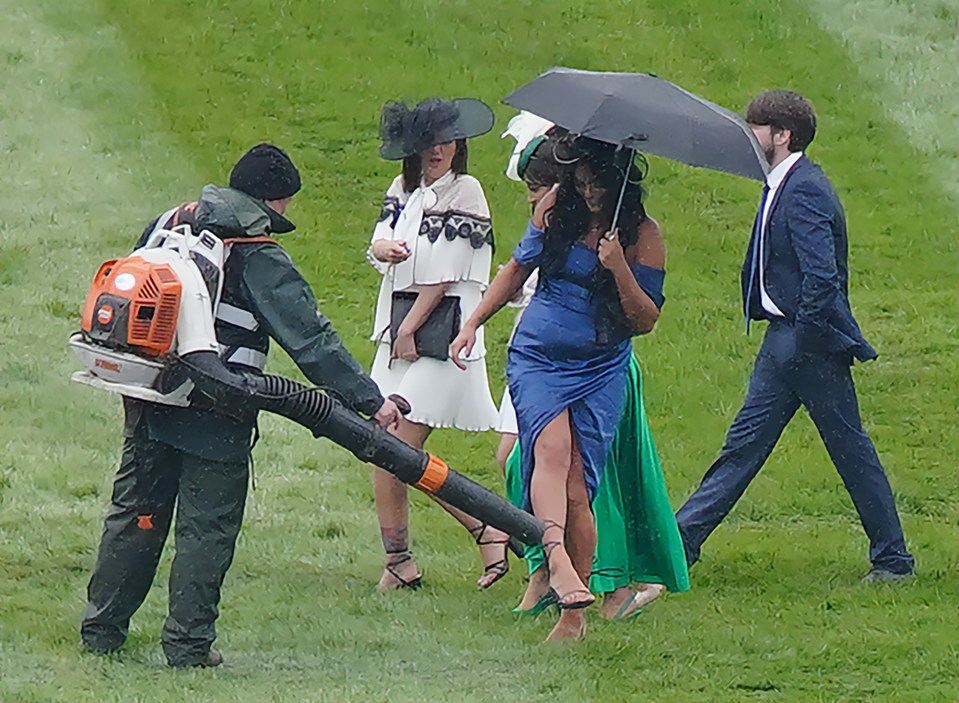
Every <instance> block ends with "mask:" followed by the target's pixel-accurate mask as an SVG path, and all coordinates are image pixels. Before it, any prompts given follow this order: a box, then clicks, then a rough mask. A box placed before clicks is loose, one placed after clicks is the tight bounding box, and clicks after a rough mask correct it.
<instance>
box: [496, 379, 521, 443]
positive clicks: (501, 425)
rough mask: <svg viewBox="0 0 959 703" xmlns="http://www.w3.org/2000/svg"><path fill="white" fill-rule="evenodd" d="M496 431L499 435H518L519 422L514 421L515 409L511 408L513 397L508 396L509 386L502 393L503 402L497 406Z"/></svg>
mask: <svg viewBox="0 0 959 703" xmlns="http://www.w3.org/2000/svg"><path fill="white" fill-rule="evenodd" d="M495 429H496V431H497V432H499V433H500V434H517V435H518V434H519V422H518V421H517V420H516V408H514V407H513V397H512V396H511V395H510V394H509V386H506V390H505V391H503V400H502V401H501V402H500V404H499V419H498V420H497V421H496V428H495Z"/></svg>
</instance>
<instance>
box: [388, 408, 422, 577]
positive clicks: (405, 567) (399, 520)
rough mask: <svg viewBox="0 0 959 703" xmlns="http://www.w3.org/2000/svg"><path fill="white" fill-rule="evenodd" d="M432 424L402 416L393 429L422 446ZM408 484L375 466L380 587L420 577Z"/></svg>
mask: <svg viewBox="0 0 959 703" xmlns="http://www.w3.org/2000/svg"><path fill="white" fill-rule="evenodd" d="M431 431H432V428H430V427H427V426H426V425H420V424H417V423H414V422H409V421H407V420H402V419H401V420H400V422H399V426H398V427H397V428H396V429H393V430H390V433H391V434H393V435H394V436H396V437H398V438H399V439H401V440H403V441H404V442H406V443H407V444H409V445H411V446H413V447H417V448H420V449H422V447H423V444H425V442H426V438H427V437H429V435H430V432H431ZM407 491H408V489H407V487H406V484H405V483H403V482H402V481H400V480H399V479H397V478H396V477H395V476H393V474H391V473H389V472H387V471H384V470H383V469H380V468H377V467H374V468H373V495H374V497H375V499H376V515H377V517H378V518H379V521H380V534H381V536H382V538H383V549H384V550H386V565H387V566H388V568H386V569H384V571H383V575H382V577H381V578H380V582H379V584H378V586H377V588H378V589H379V590H381V591H388V590H393V589H396V588H402V587H403V586H405V585H407V584H411V583H415V582H416V580H417V579H418V578H419V571H418V570H417V568H416V562H415V561H414V560H413V556H412V554H411V553H410V542H409V521H410V516H409V496H408V495H407Z"/></svg>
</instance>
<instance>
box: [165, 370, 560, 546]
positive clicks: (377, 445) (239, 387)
mask: <svg viewBox="0 0 959 703" xmlns="http://www.w3.org/2000/svg"><path fill="white" fill-rule="evenodd" d="M179 366H180V368H181V369H182V370H183V371H184V372H185V373H186V375H187V376H188V377H189V378H190V380H191V381H193V383H194V385H195V386H196V388H197V390H199V391H200V392H201V393H203V394H204V395H206V396H208V397H209V398H211V399H212V400H213V401H214V403H215V404H216V405H218V406H221V407H224V408H229V407H239V408H248V407H250V406H251V405H252V406H253V407H256V408H257V409H258V410H266V411H268V412H271V413H275V414H277V415H282V416H283V417H286V418H288V419H290V420H293V421H294V422H296V423H298V424H300V425H303V426H304V427H306V428H307V429H308V430H310V432H312V433H313V436H314V437H327V438H329V439H330V440H332V441H333V442H335V443H336V444H338V445H340V446H341V447H343V448H344V449H348V450H349V451H350V452H352V453H353V454H354V455H355V456H356V457H357V458H358V459H360V460H361V461H365V462H369V463H370V464H373V465H375V466H379V467H380V468H382V469H385V470H386V471H389V472H390V473H391V474H393V475H394V476H396V477H397V478H398V479H399V480H400V481H402V482H403V483H408V484H410V485H413V486H416V487H417V488H420V489H422V490H424V491H426V492H427V493H430V494H431V495H434V496H436V497H437V498H439V499H440V500H442V501H445V502H447V503H449V504H450V505H452V506H453V507H455V508H459V509H460V510H462V511H464V512H466V513H467V514H469V515H472V516H473V517H475V518H476V519H478V520H481V521H483V522H484V523H486V524H489V525H492V526H493V527H495V528H496V529H498V530H502V531H503V532H505V533H506V534H508V535H510V536H512V537H515V538H516V539H518V540H519V541H520V542H523V543H524V544H528V545H536V544H539V543H540V542H541V541H542V539H543V524H542V523H541V522H540V521H539V520H538V519H537V518H536V517H534V516H533V515H531V514H530V513H528V512H526V511H524V510H520V509H519V508H517V507H516V506H514V505H512V504H511V503H509V502H508V501H506V500H505V499H503V498H502V497H501V496H499V495H497V494H495V493H493V492H492V491H490V490H489V489H487V488H485V487H483V486H481V485H480V484H478V483H476V482H475V481H473V480H471V479H469V478H467V477H466V476H464V475H463V474H461V473H459V472H458V471H454V470H453V469H450V468H449V467H447V466H446V464H445V463H443V462H442V461H441V460H439V459H437V458H436V457H433V456H431V455H430V454H428V453H426V452H424V451H421V450H419V449H414V448H413V447H411V446H410V445H408V444H406V443H405V442H403V441H402V440H400V439H397V438H396V437H394V436H393V435H391V434H389V433H388V432H387V431H386V430H384V429H383V428H381V427H380V426H378V425H376V424H375V423H373V422H370V421H369V420H365V419H363V418H362V417H361V416H360V415H358V414H357V413H355V412H353V411H351V410H348V409H347V408H345V407H344V406H343V405H342V404H341V403H340V402H339V401H338V400H336V399H335V398H332V397H330V396H329V395H327V394H326V393H324V392H323V391H321V390H320V389H318V388H313V387H310V386H307V385H304V384H302V383H297V382H296V381H292V380H290V379H288V378H285V377H283V376H274V375H270V374H264V375H259V374H252V373H251V374H243V373H237V372H234V371H232V370H230V369H229V368H227V367H226V365H225V364H224V363H223V361H222V360H221V359H220V358H219V356H218V355H217V354H216V353H214V352H195V353H193V354H189V355H186V356H185V357H182V358H180V359H179Z"/></svg>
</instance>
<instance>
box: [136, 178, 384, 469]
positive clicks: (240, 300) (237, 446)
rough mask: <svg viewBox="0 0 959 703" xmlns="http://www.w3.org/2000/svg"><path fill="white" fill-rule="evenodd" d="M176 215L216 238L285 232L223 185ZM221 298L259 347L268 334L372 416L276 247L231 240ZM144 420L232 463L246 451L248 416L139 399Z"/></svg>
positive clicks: (274, 218) (328, 330)
mask: <svg viewBox="0 0 959 703" xmlns="http://www.w3.org/2000/svg"><path fill="white" fill-rule="evenodd" d="M181 212H182V213H183V215H184V217H182V218H181V219H180V220H179V221H180V222H184V221H186V222H190V223H191V224H193V225H194V228H195V229H197V230H203V229H207V230H209V231H211V232H213V233H214V234H216V235H217V236H219V237H220V238H222V239H229V238H237V237H262V236H265V235H273V234H282V233H285V232H289V231H292V230H293V224H292V223H291V222H290V221H289V220H287V219H286V218H285V217H283V216H282V215H279V214H278V213H276V212H274V211H273V210H271V209H270V208H268V207H267V206H266V205H265V204H263V203H262V202H260V201H258V200H256V199H254V198H252V197H250V196H248V195H246V194H245V193H242V192H240V191H238V190H233V189H231V188H219V187H216V186H212V185H208V186H206V187H205V188H204V189H203V191H202V193H201V196H200V200H199V201H198V202H197V204H196V206H195V208H194V207H193V205H192V204H190V205H188V206H184V208H181ZM157 219H159V218H157ZM155 225H156V221H154V223H153V224H151V225H150V226H149V227H147V229H146V230H145V232H144V236H143V237H141V240H140V242H139V243H138V246H139V245H141V244H142V243H143V242H144V241H145V238H146V236H148V235H149V233H150V232H151V231H152V230H153V228H154V226H155ZM228 298H229V299H231V300H232V301H233V302H234V303H236V304H238V305H240V306H241V307H243V308H244V309H246V310H248V311H249V312H251V313H252V314H253V316H254V317H255V318H256V321H257V322H258V323H259V328H258V334H260V335H264V339H263V340H262V344H263V348H264V349H265V348H266V346H267V341H266V339H265V335H269V337H272V338H273V339H274V340H275V341H276V342H277V343H278V344H279V345H280V346H281V347H283V349H284V350H285V351H286V352H287V353H288V354H289V355H290V357H291V358H292V359H293V361H294V362H295V363H296V365H297V366H298V367H299V368H300V370H301V371H302V372H303V374H304V375H305V376H306V377H307V378H308V379H309V380H310V381H311V382H312V383H314V384H315V385H317V386H321V387H323V388H326V389H328V390H329V391H330V392H331V393H333V395H335V396H336V397H337V398H339V399H340V400H342V401H343V402H344V403H345V404H346V405H348V406H351V407H353V408H354V409H355V410H357V411H359V412H361V413H363V414H365V415H372V414H374V413H375V412H376V411H377V410H378V409H379V407H380V406H381V405H382V404H383V397H382V395H381V394H380V392H379V389H378V388H377V386H376V384H375V383H374V382H373V380H372V379H371V378H370V377H369V376H368V375H367V374H366V373H365V372H364V371H363V369H362V367H361V366H360V365H359V363H358V362H357V361H356V359H354V358H353V357H352V356H351V355H350V353H349V352H348V351H347V350H346V348H345V347H344V346H343V343H342V342H341V341H340V339H339V337H338V336H337V334H336V332H334V330H333V327H332V325H331V324H330V321H329V320H328V319H327V318H326V317H325V316H324V315H323V314H322V313H321V312H319V310H317V307H316V298H315V296H314V295H313V290H312V289H311V288H310V285H309V284H308V283H307V282H306V280H305V279H304V278H303V276H302V275H301V274H300V272H299V271H297V270H296V267H295V266H294V265H293V261H292V260H291V259H290V257H289V255H288V254H287V253H286V252H285V251H284V250H283V249H282V248H281V247H280V246H278V245H277V244H275V243H270V242H255V243H249V244H245V243H239V244H234V245H233V246H232V248H231V252H230V256H229V258H228V259H227V263H226V265H225V267H224V293H223V299H224V300H225V299H228ZM217 336H218V338H219V337H220V323H219V322H218V323H217ZM220 341H221V343H222V341H223V340H222V339H221V340H220ZM144 419H145V420H146V422H147V423H148V425H147V426H148V429H149V433H150V436H151V438H153V439H156V440H158V441H160V442H163V443H165V444H169V445H171V446H173V447H176V448H178V449H181V450H183V451H186V452H189V453H190V454H194V455H197V456H200V457H203V458H206V459H214V460H218V461H239V460H244V459H246V457H247V456H248V455H249V449H250V443H251V438H252V437H251V435H252V430H253V425H254V421H255V416H253V415H251V419H250V420H249V421H247V422H243V421H238V420H235V419H233V418H229V417H225V416H223V415H219V414H216V413H213V412H210V411H203V410H197V409H193V408H176V407H172V406H163V405H152V404H147V405H146V407H145V408H144Z"/></svg>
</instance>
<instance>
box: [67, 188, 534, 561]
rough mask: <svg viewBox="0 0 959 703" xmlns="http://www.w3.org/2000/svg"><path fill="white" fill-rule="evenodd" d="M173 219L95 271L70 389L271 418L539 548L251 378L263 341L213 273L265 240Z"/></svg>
mask: <svg viewBox="0 0 959 703" xmlns="http://www.w3.org/2000/svg"><path fill="white" fill-rule="evenodd" d="M186 208H187V210H188V209H189V206H186ZM182 210H183V208H180V209H177V210H175V211H170V212H169V213H166V214H164V215H162V216H161V217H160V218H159V220H158V221H157V225H156V227H155V228H154V229H153V231H152V232H151V233H150V234H149V236H148V237H147V238H146V241H145V243H144V245H143V246H142V247H140V248H139V249H137V250H135V251H134V252H133V253H132V254H130V255H129V256H127V257H126V258H123V259H119V260H115V261H108V262H106V263H105V264H103V265H102V266H101V267H100V269H99V271H97V274H96V276H95V277H94V280H93V284H92V285H91V287H90V291H89V293H88V294H87V299H86V303H85V305H84V309H83V317H82V323H81V331H80V332H78V333H76V334H74V335H73V336H72V337H71V338H70V345H71V347H72V348H73V350H74V352H75V354H76V355H77V357H78V358H79V359H80V361H81V362H82V363H83V365H84V366H85V370H84V371H79V372H77V373H74V374H73V380H75V381H78V382H81V383H85V384H87V385H91V386H94V387H96V388H100V389H102V390H107V391H112V392H115V393H119V394H121V395H124V396H127V397H130V398H136V399H139V400H144V401H148V402H153V403H160V404H167V405H179V406H187V405H193V406H199V407H201V408H209V409H211V410H212V411H214V412H219V413H223V414H226V415H231V416H240V417H250V413H255V412H256V411H258V410H265V411H268V412H272V413H275V414H277V415H282V416H284V417H286V418H289V419H290V420H293V421H294V422H297V423H299V424H300V425H303V426H304V427H306V428H307V429H308V430H310V432H312V433H313V436H314V437H327V438H329V439H331V440H332V441H333V442H335V443H336V444H338V445H340V446H341V447H344V448H345V449H347V450H349V451H350V452H352V453H353V454H354V455H355V456H356V457H357V458H359V459H360V460H362V461H364V462H369V463H371V464H374V465H376V466H379V467H381V468H383V469H385V470H386V471H389V472H390V473H392V474H393V475H394V476H396V477H397V478H398V479H400V480H401V481H403V482H404V483H408V484H411V485H413V486H416V487H417V488H420V489H421V490H423V491H426V492H428V493H430V494H432V495H435V496H436V497H438V498H440V499H442V500H444V501H446V502H447V503H449V504H451V505H453V506H455V507H457V508H460V509H461V510H464V511H465V512H467V513H468V514H470V515H473V516H474V517H476V518H477V519H479V520H482V521H483V522H484V523H487V524H490V525H492V526H494V527H496V528H498V529H500V530H503V531H504V532H506V533H507V534H509V535H511V536H512V537H514V538H515V539H517V540H519V541H520V542H523V543H525V544H530V545H532V544H538V543H539V542H540V541H541V539H542V531H543V525H542V523H540V521H539V520H537V519H536V518H535V517H533V516H532V515H530V514H529V513H527V512H525V511H523V510H520V509H519V508H516V507H515V506H513V505H511V504H510V503H508V502H507V501H505V500H504V499H503V498H502V497H500V496H498V495H496V494H495V493H493V492H491V491H489V490H487V489H486V488H484V487H483V486H481V485H479V484H478V483H475V482H474V481H472V480H470V479H468V478H466V477H465V476H463V475H462V474H460V473H458V472H457V471H454V470H453V469H450V468H449V467H448V466H447V465H446V463H445V462H443V461H442V460H441V459H439V458H438V457H435V456H433V455H431V454H428V453H426V452H423V451H421V450H418V449H414V448H413V447H411V446H409V445H407V444H406V443H404V442H402V441H401V440H399V439H397V438H396V437H394V436H392V435H390V434H389V433H388V432H386V431H385V430H383V429H382V428H381V427H379V426H378V425H376V424H375V423H374V422H371V421H369V420H366V419H364V418H363V417H361V416H360V415H358V414H357V413H355V412H353V411H352V410H350V409H347V408H346V407H344V405H343V404H342V403H340V402H339V401H338V400H337V399H335V398H333V397H331V396H330V395H328V394H327V393H325V392H324V391H322V390H321V389H319V388H315V387H311V386H307V385H304V384H302V383H298V382H296V381H293V380H291V379H288V378H285V377H283V376H276V375H273V374H264V373H262V371H263V368H264V365H265V362H266V350H267V346H266V345H267V344H268V340H267V337H266V335H265V333H264V332H262V331H260V330H257V326H256V320H255V318H254V317H253V315H252V313H250V312H249V311H247V310H243V309H242V308H240V307H238V306H237V305H235V304H234V303H235V301H232V300H230V299H229V294H228V293H227V294H226V296H224V272H225V271H226V275H229V269H228V268H227V267H225V266H224V264H225V263H226V261H227V258H228V256H229V253H230V250H231V248H232V247H235V246H243V245H244V244H245V243H254V242H263V241H270V242H273V243H275V240H273V239H270V238H264V237H250V238H243V239H232V240H231V239H227V240H223V239H220V238H219V237H217V236H216V235H214V234H213V233H211V232H209V231H207V230H204V231H201V232H199V233H194V232H193V230H192V228H191V227H190V225H189V224H176V221H177V219H178V216H179V214H180V212H181V211H182ZM167 227H170V228H169V229H167ZM227 289H229V286H227ZM215 319H219V320H221V321H223V322H227V323H229V324H228V325H221V326H220V327H221V333H220V337H221V338H220V339H218V338H217V332H216V330H215V322H214V320H215ZM226 337H228V338H226ZM227 363H229V364H231V366H227ZM237 365H239V366H241V367H245V369H249V370H236V366H237Z"/></svg>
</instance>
